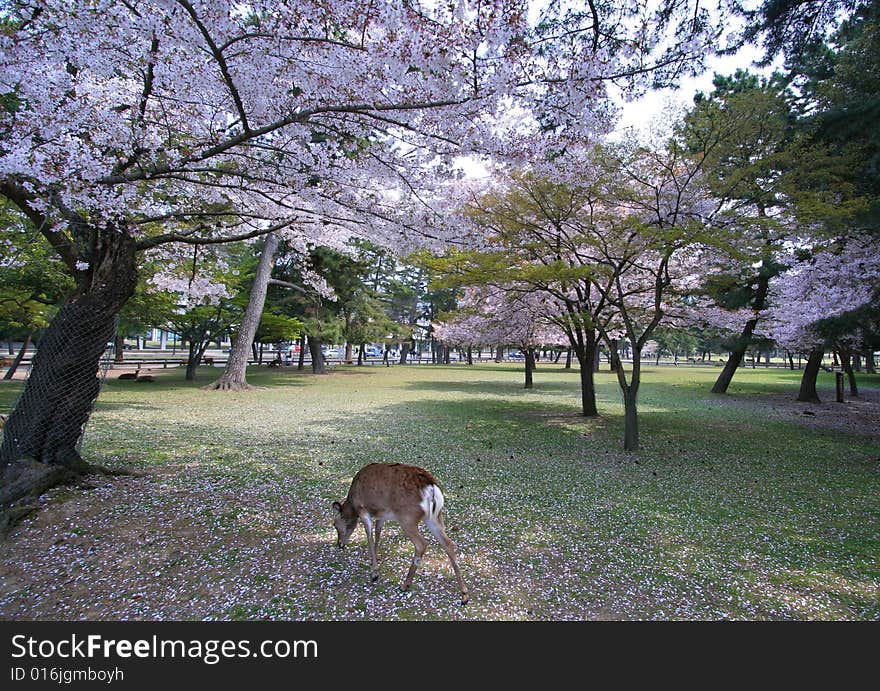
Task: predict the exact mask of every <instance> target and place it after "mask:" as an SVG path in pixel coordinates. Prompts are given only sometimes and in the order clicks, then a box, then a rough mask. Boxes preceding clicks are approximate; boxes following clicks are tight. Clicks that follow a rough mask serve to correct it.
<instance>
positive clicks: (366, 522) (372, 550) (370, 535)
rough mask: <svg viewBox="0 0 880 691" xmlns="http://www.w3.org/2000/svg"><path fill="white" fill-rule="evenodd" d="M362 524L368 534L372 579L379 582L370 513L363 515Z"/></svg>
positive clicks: (377, 561)
mask: <svg viewBox="0 0 880 691" xmlns="http://www.w3.org/2000/svg"><path fill="white" fill-rule="evenodd" d="M361 522H362V523H363V524H364V531H365V532H366V533H367V547H368V549H369V550H370V563H371V565H372V570H371V571H370V577H371V578H372V579H373V582H374V583H375V582H376V581H378V580H379V560H378V559H377V558H376V543H375V542H374V541H373V519H372V518H371V517H370V514H368V513H362V514H361Z"/></svg>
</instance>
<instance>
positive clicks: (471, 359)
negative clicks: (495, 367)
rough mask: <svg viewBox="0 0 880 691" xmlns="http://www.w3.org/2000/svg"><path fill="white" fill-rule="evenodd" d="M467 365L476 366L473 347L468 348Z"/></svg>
mask: <svg viewBox="0 0 880 691" xmlns="http://www.w3.org/2000/svg"><path fill="white" fill-rule="evenodd" d="M467 363H468V364H469V365H473V364H474V350H473V347H472V346H468V347H467Z"/></svg>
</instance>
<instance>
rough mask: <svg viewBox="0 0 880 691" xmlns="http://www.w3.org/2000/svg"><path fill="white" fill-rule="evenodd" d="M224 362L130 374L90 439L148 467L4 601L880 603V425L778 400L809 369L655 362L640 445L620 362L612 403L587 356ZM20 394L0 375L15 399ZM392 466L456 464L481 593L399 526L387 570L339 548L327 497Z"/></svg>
mask: <svg viewBox="0 0 880 691" xmlns="http://www.w3.org/2000/svg"><path fill="white" fill-rule="evenodd" d="M218 372H219V370H213V371H211V370H209V369H207V368H203V369H202V370H201V371H200V374H199V376H200V379H199V381H198V382H196V384H195V385H193V384H190V383H186V382H184V381H183V374H182V371H179V370H168V371H167V372H162V373H160V374H159V375H158V376H157V381H156V382H155V383H153V384H145V383H136V382H125V381H122V382H119V381H108V382H107V384H106V386H105V388H104V391H103V393H102V395H101V397H100V399H99V402H98V405H97V409H96V412H95V413H94V415H93V416H92V419H91V422H90V424H89V427H88V430H87V432H86V436H85V440H84V444H83V454H84V456H85V457H86V458H87V459H89V460H91V461H94V462H97V463H101V464H104V465H107V466H111V467H119V468H128V469H131V470H136V471H139V472H140V473H141V474H140V475H138V476H132V477H112V478H110V477H108V478H105V477H100V478H92V479H91V480H90V481H89V484H88V485H87V486H85V487H73V488H61V489H58V490H54V491H53V492H52V493H50V495H48V496H47V497H46V499H45V502H44V504H45V506H44V507H43V508H42V509H41V510H40V511H39V512H38V513H37V514H35V515H32V516H31V517H29V518H28V519H26V520H25V521H24V522H23V523H22V524H21V525H20V527H19V528H18V529H17V530H16V531H15V532H14V533H13V534H12V535H11V536H10V538H9V539H8V540H7V541H6V543H5V544H3V545H2V546H0V561H2V562H3V563H6V564H13V563H14V564H15V566H6V567H4V571H3V573H2V589H0V616H2V617H3V618H11V619H29V618H60V619H84V618H87V619H92V618H94V619H133V618H146V619H204V618H212V619H213V618H217V619H264V618H270V619H597V618H598V619H631V618H636V619H878V618H880V563H878V557H880V458H878V457H880V448H878V443H877V441H876V439H877V436H876V435H875V436H874V437H873V439H872V437H871V436H868V435H866V434H857V433H854V432H847V431H839V430H835V429H829V428H826V427H822V426H819V425H818V424H813V425H812V426H811V424H812V423H813V422H814V420H812V419H811V418H810V417H808V416H805V415H803V411H806V410H808V409H809V410H810V412H817V418H818V417H820V416H821V415H825V414H827V413H828V411H832V412H833V411H837V410H841V408H834V406H839V405H840V404H834V403H830V402H827V403H824V404H822V405H821V406H815V405H814V406H803V405H801V407H795V408H792V407H785V406H781V405H776V403H777V402H778V401H779V400H781V399H782V398H784V397H783V396H781V394H785V397H788V398H793V397H794V395H795V394H796V391H797V385H798V381H799V375H800V373H798V372H789V371H787V370H782V369H774V370H761V369H757V370H748V369H744V370H740V372H738V373H737V376H736V378H735V380H734V384H733V385H732V387H731V395H730V396H727V397H718V396H712V395H711V394H709V393H708V390H709V387H710V386H711V383H712V381H713V380H714V377H715V376H717V373H718V370H717V369H715V368H691V367H681V368H673V367H663V368H657V369H653V368H648V369H647V371H646V372H645V376H644V380H645V381H644V384H643V389H642V394H641V396H640V411H641V416H640V420H641V425H642V430H641V432H642V446H643V448H642V450H641V451H640V452H638V453H637V454H628V453H624V452H623V451H622V449H621V442H622V436H623V408H622V405H621V404H620V396H619V393H618V389H617V384H616V382H615V380H613V379H612V377H611V375H610V374H608V373H607V372H603V373H601V374H599V375H597V377H598V395H599V404H600V412H601V414H602V416H601V418H599V419H596V420H587V419H585V418H583V417H581V416H579V415H578V411H579V388H578V377H577V372H576V371H565V370H563V369H562V368H561V367H554V366H550V365H542V366H540V367H539V369H538V370H537V372H536V387H535V389H533V390H531V391H525V390H523V389H522V388H521V387H522V379H523V376H522V371H521V367H516V366H500V365H482V366H476V367H471V368H468V367H464V366H453V367H431V366H410V367H399V366H397V367H393V368H383V367H364V368H357V367H348V368H346V367H340V368H337V369H336V370H335V371H334V372H333V373H332V374H330V375H328V376H323V377H316V376H312V375H310V374H298V373H296V372H294V371H292V369H290V368H284V369H282V370H281V371H276V370H267V369H263V370H262V371H259V372H257V371H253V372H252V373H251V374H250V375H249V380H250V381H251V383H253V384H258V385H261V386H263V387H265V388H263V389H260V390H256V391H250V392H246V393H238V394H229V393H225V394H224V393H218V392H206V391H202V390H201V389H200V388H198V387H199V385H202V384H206V383H208V382H209V381H210V380H211V378H212V375H216V374H217V373H218ZM831 382H832V379H831V378H830V375H824V374H823V379H822V380H821V381H820V385H821V386H822V387H824V391H823V392H824V393H825V397H826V399H827V400H828V401H831V400H833V397H832V395H831V391H830V388H829V387H830V386H831ZM861 384H862V386H864V387H874V388H876V387H878V386H880V378H877V377H867V376H865V377H863V378H862V380H861ZM17 390H18V385H16V384H12V385H4V386H2V387H0V410H3V409H4V408H8V406H9V405H11V401H12V400H13V398H14V395H15V393H16V392H17ZM816 422H818V420H817V421H816ZM875 431H876V430H875ZM373 461H389V462H393V461H400V462H405V463H414V464H417V465H422V466H424V467H426V468H428V469H430V470H431V471H432V472H434V473H435V475H437V477H438V478H439V479H440V481H441V484H442V485H443V487H444V490H445V494H446V521H447V526H448V529H449V535H450V537H451V538H452V539H453V540H454V541H455V542H456V544H457V545H458V548H459V551H460V552H461V557H460V564H461V567H462V573H463V575H464V578H465V580H466V582H467V583H468V586H469V587H470V590H471V602H470V603H469V604H468V605H467V606H464V607H462V606H461V605H459V604H458V597H457V588H456V585H455V581H454V578H453V576H452V573H451V569H450V568H449V564H448V561H447V559H446V556H445V554H444V553H443V551H442V549H441V548H440V547H439V545H437V543H436V542H435V541H434V540H433V538H430V537H429V547H428V552H427V553H426V556H425V559H424V561H423V563H422V566H421V568H420V571H419V573H418V575H417V576H416V578H415V580H414V582H413V588H412V590H411V591H410V592H407V593H403V592H401V591H400V589H399V584H400V582H401V581H402V579H403V576H404V574H405V571H406V568H407V567H408V564H409V561H410V558H411V553H412V546H411V543H410V542H409V541H408V540H407V539H406V538H405V536H403V535H402V533H401V532H400V531H399V530H398V529H397V526H396V525H394V524H391V525H390V526H389V527H388V529H387V530H386V531H385V534H384V536H383V544H382V546H381V548H380V564H379V566H380V574H381V579H380V581H379V582H378V583H375V584H374V583H371V582H370V578H369V559H368V556H367V550H366V541H365V539H364V537H363V531H362V530H361V529H360V528H359V529H358V532H356V533H355V535H354V536H353V538H352V544H351V545H350V547H349V549H347V550H345V551H341V550H338V549H337V548H336V547H335V546H334V541H335V531H334V530H333V528H332V524H331V518H330V503H331V502H332V501H333V500H337V499H342V498H343V497H344V495H345V492H346V490H347V488H348V484H349V482H350V480H351V477H352V475H353V474H354V473H355V472H356V471H357V470H358V468H360V467H361V466H362V465H364V464H366V463H369V462H373Z"/></svg>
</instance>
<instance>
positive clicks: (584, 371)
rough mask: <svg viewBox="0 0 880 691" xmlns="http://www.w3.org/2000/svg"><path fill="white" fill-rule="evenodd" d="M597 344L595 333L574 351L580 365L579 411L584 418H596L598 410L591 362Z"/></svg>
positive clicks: (588, 335) (594, 355) (593, 358)
mask: <svg viewBox="0 0 880 691" xmlns="http://www.w3.org/2000/svg"><path fill="white" fill-rule="evenodd" d="M598 347H599V344H598V343H597V342H596V336H595V333H593V332H590V333H588V334H587V335H586V338H585V339H584V343H583V345H580V344H579V345H578V347H577V348H576V349H574V350H575V354H576V355H577V359H578V364H579V365H580V377H581V409H582V412H583V415H584V417H597V416H598V415H599V410H598V408H597V407H596V384H595V380H594V376H593V374H594V373H593V362H594V360H595V357H596V350H597V349H598Z"/></svg>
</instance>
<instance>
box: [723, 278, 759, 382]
mask: <svg viewBox="0 0 880 691" xmlns="http://www.w3.org/2000/svg"><path fill="white" fill-rule="evenodd" d="M769 287H770V277H769V276H765V275H764V274H763V273H762V274H761V275H760V276H759V277H758V287H757V289H756V291H755V297H754V299H753V300H752V306H753V308H754V309H756V310H759V311H760V310H763V309H764V307H765V306H766V302H767V291H768V289H769ZM757 325H758V320H757V319H750V320H749V321H747V322H746V325H745V326H744V327H743V330H742V333H741V334H740V336H739V338H738V339H737V341H736V345H735V346H734V349H733V350H732V351H731V352H730V357H729V358H727V362H726V363H725V365H724V369H722V370H721V374H719V375H718V379H716V380H715V384H714V385H713V386H712V393H719V394H720V393H727V388H728V387H729V386H730V382H731V381H732V380H733V375H734V374H736V370H737V368H738V367H739V366H740V363H742V359H743V356H744V355H745V353H746V350H747V349H748V347H749V345H751V342H752V335H753V334H754V332H755V327H756V326H757Z"/></svg>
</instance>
